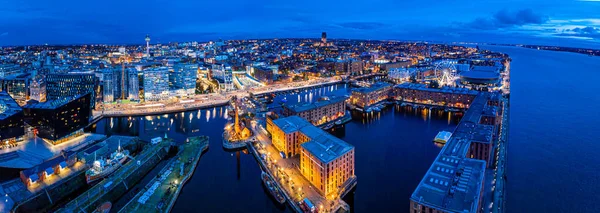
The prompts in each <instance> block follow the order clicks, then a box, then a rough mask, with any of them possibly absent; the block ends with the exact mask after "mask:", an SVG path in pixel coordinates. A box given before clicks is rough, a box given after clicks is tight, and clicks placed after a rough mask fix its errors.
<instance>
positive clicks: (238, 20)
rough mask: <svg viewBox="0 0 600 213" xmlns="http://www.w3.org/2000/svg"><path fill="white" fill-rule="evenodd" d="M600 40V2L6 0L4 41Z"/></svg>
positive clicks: (579, 43)
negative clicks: (275, 39) (322, 37)
mask: <svg viewBox="0 0 600 213" xmlns="http://www.w3.org/2000/svg"><path fill="white" fill-rule="evenodd" d="M323 31H325V32H327V35H328V37H329V38H348V39H386V40H387V39H389V40H410V41H415V40H419V41H420V40H424V41H433V42H461V41H462V42H488V43H511V44H542V45H557V46H575V47H591V48H600V0H489V1H487V0H480V1H475V0H344V1H328V0H302V1H292V0H288V1H282V0H260V1H248V0H212V1H205V0H186V1H182V0H143V1H142V0H103V1H85V0H83V1H82V0H56V1H48V0H0V46H9V45H34V44H46V43H47V44H135V43H140V44H142V43H144V37H145V35H146V34H149V35H150V37H151V43H168V42H175V41H208V40H218V39H225V40H227V39H252V38H318V37H320V35H321V32H323Z"/></svg>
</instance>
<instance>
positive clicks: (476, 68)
mask: <svg viewBox="0 0 600 213" xmlns="http://www.w3.org/2000/svg"><path fill="white" fill-rule="evenodd" d="M471 70H472V71H480V72H498V67H496V66H473V68H471Z"/></svg>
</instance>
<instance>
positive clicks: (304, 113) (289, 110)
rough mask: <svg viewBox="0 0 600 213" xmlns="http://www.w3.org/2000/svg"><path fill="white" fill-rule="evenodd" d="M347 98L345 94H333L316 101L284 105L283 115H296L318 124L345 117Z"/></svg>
mask: <svg viewBox="0 0 600 213" xmlns="http://www.w3.org/2000/svg"><path fill="white" fill-rule="evenodd" d="M346 99H347V98H346V97H344V96H333V97H323V98H322V99H321V100H319V101H317V102H314V103H298V104H295V105H290V106H288V105H284V106H283V115H284V116H293V115H296V116H299V117H301V118H304V119H306V120H307V121H309V122H310V123H312V124H313V125H316V126H318V125H321V124H324V123H327V122H331V121H334V120H336V119H339V118H341V117H344V115H345V113H346Z"/></svg>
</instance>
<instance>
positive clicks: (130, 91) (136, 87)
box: [127, 68, 140, 101]
mask: <svg viewBox="0 0 600 213" xmlns="http://www.w3.org/2000/svg"><path fill="white" fill-rule="evenodd" d="M127 79H128V80H127V84H128V88H127V98H128V99H129V100H130V101H139V100H140V78H139V75H138V71H137V70H136V69H134V68H128V69H127Z"/></svg>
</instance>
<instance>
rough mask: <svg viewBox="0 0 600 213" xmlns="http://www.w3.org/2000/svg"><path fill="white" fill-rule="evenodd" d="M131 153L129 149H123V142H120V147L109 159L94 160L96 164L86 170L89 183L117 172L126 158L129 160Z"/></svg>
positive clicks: (86, 178)
mask: <svg viewBox="0 0 600 213" xmlns="http://www.w3.org/2000/svg"><path fill="white" fill-rule="evenodd" d="M128 155H129V150H122V149H121V144H120V142H119V147H118V148H117V151H115V152H113V153H112V154H111V155H110V158H108V159H102V158H101V159H100V160H94V164H93V166H92V168H90V169H89V170H87V171H86V172H85V180H86V181H87V183H88V184H92V183H94V182H95V181H97V180H100V179H102V178H103V177H106V176H108V175H110V174H112V173H113V172H115V171H116V170H117V169H118V168H119V167H121V165H123V163H125V160H127V156H128Z"/></svg>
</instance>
